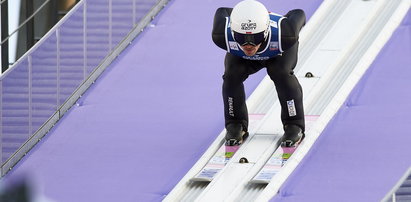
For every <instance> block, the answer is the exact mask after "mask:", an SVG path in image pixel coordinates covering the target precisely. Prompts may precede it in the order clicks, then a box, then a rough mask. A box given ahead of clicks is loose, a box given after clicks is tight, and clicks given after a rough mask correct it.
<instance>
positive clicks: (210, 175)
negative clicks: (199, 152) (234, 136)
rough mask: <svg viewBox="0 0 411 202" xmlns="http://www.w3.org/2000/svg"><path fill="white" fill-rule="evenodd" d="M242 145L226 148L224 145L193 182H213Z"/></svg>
mask: <svg viewBox="0 0 411 202" xmlns="http://www.w3.org/2000/svg"><path fill="white" fill-rule="evenodd" d="M240 146H241V145H236V146H226V145H224V144H223V145H222V146H221V147H220V148H219V149H218V150H217V152H216V153H215V154H214V155H213V157H212V158H211V159H210V161H208V163H207V164H206V165H205V166H204V167H203V169H201V171H200V172H198V173H197V174H196V175H195V176H194V177H193V178H192V179H191V181H202V182H211V181H212V180H213V179H214V177H215V176H216V175H217V173H218V172H220V171H221V170H222V169H223V168H224V167H225V165H226V164H227V163H228V161H229V160H230V159H231V158H232V157H233V156H234V154H235V153H236V152H237V151H238V149H239V148H240Z"/></svg>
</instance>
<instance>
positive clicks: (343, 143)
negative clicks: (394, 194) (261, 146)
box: [272, 11, 411, 202]
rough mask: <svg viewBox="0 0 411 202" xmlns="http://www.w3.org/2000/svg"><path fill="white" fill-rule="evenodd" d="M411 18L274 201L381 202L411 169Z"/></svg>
mask: <svg viewBox="0 0 411 202" xmlns="http://www.w3.org/2000/svg"><path fill="white" fill-rule="evenodd" d="M410 56H411V12H410V11H409V12H408V14H407V16H406V17H405V18H404V20H403V22H402V24H401V26H400V27H398V28H397V30H396V31H395V33H394V34H393V36H392V37H391V39H390V41H389V42H388V43H387V44H386V45H385V47H384V48H383V50H382V51H381V52H380V54H379V55H378V57H377V58H376V60H375V61H374V63H373V64H372V65H371V66H370V68H369V69H368V70H367V72H366V73H365V74H364V76H363V78H362V79H361V81H360V82H359V84H358V85H357V86H356V87H355V88H354V90H353V91H352V92H351V94H350V96H349V98H348V99H347V100H346V102H345V103H344V105H343V107H342V108H341V109H340V110H339V111H338V113H337V114H336V115H335V117H334V118H333V120H332V121H331V122H330V123H329V124H328V126H327V127H326V129H325V130H324V132H323V133H322V134H321V136H320V137H319V138H318V140H317V142H316V143H315V144H314V146H313V147H312V149H311V151H310V152H309V153H308V154H307V156H306V157H305V158H304V160H303V161H302V162H301V163H300V165H299V166H298V167H297V169H296V170H295V171H294V173H293V174H292V175H291V176H290V178H288V180H287V181H286V183H285V184H284V186H283V187H282V188H281V190H280V194H279V195H278V196H276V197H274V199H273V200H272V201H316V202H318V201H380V200H381V199H382V198H383V197H384V196H385V195H386V194H387V193H388V192H389V191H390V190H391V188H392V187H393V186H394V185H395V184H396V182H397V181H398V180H399V179H400V178H401V176H402V175H403V174H404V172H405V171H406V170H407V169H408V168H409V167H410V166H411V158H410V154H411V147H410V142H411V133H410V131H409V130H408V126H409V124H410V123H411V116H410V112H411V91H410V90H409V86H411V80H410V75H411V68H410V67H411V59H410Z"/></svg>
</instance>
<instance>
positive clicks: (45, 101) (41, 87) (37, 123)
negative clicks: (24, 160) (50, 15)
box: [0, 0, 167, 176]
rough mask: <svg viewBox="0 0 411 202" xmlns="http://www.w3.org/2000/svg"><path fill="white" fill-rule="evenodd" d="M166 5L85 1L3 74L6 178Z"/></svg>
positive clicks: (1, 152) (0, 109)
mask: <svg viewBox="0 0 411 202" xmlns="http://www.w3.org/2000/svg"><path fill="white" fill-rule="evenodd" d="M166 2H167V1H165V0H104V1H103V0H82V1H80V2H79V3H77V5H76V6H75V7H74V8H73V9H71V10H70V12H69V13H68V14H67V15H66V16H65V17H64V18H63V19H62V20H60V21H59V22H58V23H57V24H56V25H55V27H53V29H51V30H50V31H49V32H48V33H47V34H46V35H45V36H44V37H43V38H42V39H41V40H40V41H39V42H38V43H37V44H35V45H34V46H33V47H32V48H31V49H30V50H29V51H28V52H26V53H25V54H24V55H23V56H22V57H21V58H20V59H19V60H18V61H17V62H16V63H15V64H14V65H13V66H12V67H11V68H10V69H8V70H7V71H6V72H4V74H3V75H1V77H0V93H1V99H0V159H1V161H0V162H1V165H2V167H1V171H2V172H1V175H2V176H3V175H4V174H5V173H6V172H7V170H9V169H11V168H12V166H14V165H15V163H17V162H18V160H19V159H20V158H21V157H22V156H23V155H24V154H25V153H26V152H27V151H28V150H29V149H30V148H31V147H32V146H34V144H35V143H36V142H37V141H39V140H40V139H41V137H42V136H44V134H45V133H47V131H48V130H49V129H50V128H51V127H52V125H53V124H55V123H56V122H57V120H58V119H59V118H60V117H61V116H62V114H63V113H64V112H65V111H66V110H67V109H68V108H69V107H71V105H72V104H74V102H75V100H76V99H77V98H78V96H80V95H78V94H81V93H82V92H84V91H85V89H86V88H87V86H86V85H84V83H89V84H88V85H91V82H93V81H91V80H92V79H96V77H97V76H98V74H100V73H101V71H102V70H101V68H100V67H101V66H102V65H103V64H104V65H106V66H107V65H108V64H107V63H109V62H107V61H108V59H107V58H110V60H111V61H112V60H114V58H115V56H116V55H117V54H119V51H121V50H119V49H120V48H119V46H121V47H122V48H121V49H124V48H125V46H126V45H127V44H128V43H129V41H131V40H132V39H131V38H133V37H135V36H136V35H137V34H136V33H137V32H138V33H139V32H140V31H141V29H142V28H143V27H144V26H146V25H147V24H148V23H149V21H150V20H151V19H152V18H153V17H154V15H156V14H157V13H158V12H159V10H160V9H161V8H162V7H163V6H164V5H165V3H166ZM130 33H134V34H133V36H130ZM124 39H127V40H128V41H124ZM116 50H117V51H116ZM113 52H116V53H115V54H113ZM96 72H100V73H98V74H97V73H96ZM96 75H97V76H96ZM91 77H93V78H92V79H91ZM84 86H86V87H84ZM80 91H81V92H80ZM73 94H77V95H76V96H77V98H76V97H74V98H73Z"/></svg>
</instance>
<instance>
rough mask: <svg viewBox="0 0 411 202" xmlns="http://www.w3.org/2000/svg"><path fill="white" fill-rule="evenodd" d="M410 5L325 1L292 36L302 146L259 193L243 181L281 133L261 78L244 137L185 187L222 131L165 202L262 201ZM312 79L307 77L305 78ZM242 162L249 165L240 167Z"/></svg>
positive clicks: (267, 84) (270, 89)
mask: <svg viewBox="0 0 411 202" xmlns="http://www.w3.org/2000/svg"><path fill="white" fill-rule="evenodd" d="M410 4H411V1H400V0H398V1H360V0H351V1H331V0H328V1H327V0H326V1H324V2H323V4H322V5H321V6H320V8H319V9H318V10H317V12H316V13H315V14H314V16H313V17H312V18H311V20H310V21H309V22H308V24H307V25H306V26H305V28H304V29H303V30H302V32H301V37H300V44H301V46H300V47H301V48H300V57H299V62H298V65H297V67H296V71H295V72H296V75H297V77H298V79H299V80H300V82H301V85H302V87H303V90H304V95H305V99H304V104H305V111H306V117H307V118H306V122H307V130H306V139H305V140H304V141H303V143H302V144H301V145H300V147H299V148H298V149H297V151H296V153H294V155H293V156H292V157H291V158H290V160H289V161H288V162H287V163H286V164H285V166H284V167H283V169H282V170H281V171H280V172H279V173H278V174H276V175H275V176H274V177H273V178H272V180H271V182H270V183H269V184H268V185H267V186H265V185H260V184H257V185H255V184H252V183H250V181H251V180H252V178H253V177H254V176H255V175H256V174H257V173H258V171H259V170H261V168H262V166H263V165H264V164H265V162H267V161H268V159H269V157H270V155H271V154H272V153H273V152H274V151H275V149H276V147H277V146H278V140H279V138H280V135H281V134H282V124H281V121H280V119H279V114H280V109H281V108H280V106H279V103H278V101H277V100H276V92H275V88H274V86H273V84H272V82H271V81H270V79H269V77H268V76H267V77H265V78H264V80H263V81H262V82H261V84H260V85H259V86H258V87H257V89H256V90H255V91H254V93H253V94H252V95H251V96H250V97H249V99H248V100H247V103H248V106H249V114H250V117H249V118H250V122H251V123H250V137H249V138H248V139H247V140H246V142H244V144H243V146H242V147H241V148H240V150H239V151H237V153H236V154H235V156H234V157H233V158H232V159H231V160H230V161H229V162H228V164H227V165H226V166H225V167H224V169H223V170H222V171H220V173H218V174H217V176H216V177H215V178H214V179H213V180H212V181H211V182H210V183H204V182H193V181H190V179H191V178H192V177H193V176H194V175H195V174H196V173H198V172H199V171H200V170H201V168H202V167H203V166H204V165H205V164H206V162H207V161H208V160H209V159H210V158H211V155H212V154H213V153H215V152H216V151H217V149H218V148H219V147H220V146H221V145H222V144H223V142H224V134H225V131H222V132H221V134H220V136H219V137H218V138H217V139H216V141H215V142H214V143H213V145H211V147H210V148H209V150H208V151H207V152H206V153H205V154H204V156H203V157H202V158H201V159H200V160H199V161H198V162H197V164H196V165H195V166H194V167H193V168H192V169H191V170H190V172H188V173H187V175H186V176H185V177H184V178H183V180H182V181H180V183H179V184H178V185H177V186H176V188H175V189H174V190H173V191H172V192H171V193H170V194H169V195H168V196H167V198H166V199H165V201H180V200H181V201H193V200H195V201H253V200H255V201H267V200H269V199H270V198H272V197H273V196H274V195H275V194H276V193H278V192H279V189H280V187H281V186H282V184H283V183H284V181H285V180H286V179H287V178H288V176H289V175H290V174H291V173H292V171H293V170H294V169H295V168H296V166H298V164H299V163H300V162H301V160H302V159H303V158H304V156H305V155H306V153H307V152H308V151H309V150H310V148H311V147H312V146H313V144H314V142H315V141H316V139H317V138H318V136H319V135H320V134H321V132H322V131H323V130H324V128H325V126H326V125H327V123H328V122H329V121H330V120H331V118H332V117H333V116H334V114H335V113H336V112H337V110H338V109H339V108H340V107H341V105H342V104H343V102H344V101H345V100H346V98H347V96H348V95H349V93H350V92H351V90H352V89H353V88H354V86H355V85H356V84H357V82H358V81H359V79H360V78H361V77H362V75H363V74H364V72H365V71H366V70H367V68H368V67H369V66H370V65H371V63H372V62H373V60H374V58H375V57H376V56H377V54H378V52H379V50H380V49H381V48H382V47H383V46H384V44H385V43H386V42H387V40H388V39H389V37H390V36H391V34H392V32H393V31H394V30H395V28H396V27H397V26H398V25H399V23H400V22H401V20H402V19H403V17H404V16H405V15H406V13H407V11H408V10H409V8H410ZM306 73H312V74H313V75H314V77H308V78H307V77H306V76H305V75H306ZM242 157H246V158H247V159H248V160H249V163H240V162H239V159H240V158H242Z"/></svg>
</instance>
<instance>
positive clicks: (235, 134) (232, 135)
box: [225, 123, 248, 146]
mask: <svg viewBox="0 0 411 202" xmlns="http://www.w3.org/2000/svg"><path fill="white" fill-rule="evenodd" d="M226 130H227V133H226V135H225V140H226V142H225V145H226V146H238V145H240V144H242V143H243V141H244V140H245V138H247V136H248V132H246V131H244V130H243V126H242V125H241V124H240V123H230V124H228V125H227V126H226Z"/></svg>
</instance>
